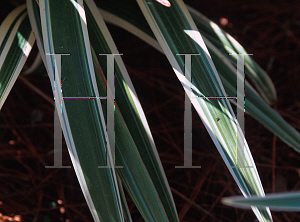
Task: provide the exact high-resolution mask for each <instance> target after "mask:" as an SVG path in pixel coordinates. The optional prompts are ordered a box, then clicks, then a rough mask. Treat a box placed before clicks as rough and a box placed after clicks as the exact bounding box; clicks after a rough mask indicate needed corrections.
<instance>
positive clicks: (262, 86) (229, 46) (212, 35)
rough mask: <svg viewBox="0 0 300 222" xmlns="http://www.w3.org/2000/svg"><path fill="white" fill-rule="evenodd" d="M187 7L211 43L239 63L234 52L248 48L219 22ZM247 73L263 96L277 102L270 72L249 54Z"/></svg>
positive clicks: (246, 58) (242, 51)
mask: <svg viewBox="0 0 300 222" xmlns="http://www.w3.org/2000/svg"><path fill="white" fill-rule="evenodd" d="M187 8H188V10H189V12H190V13H191V16H192V18H193V20H194V21H195V24H196V26H197V27H198V29H199V30H201V33H202V35H203V36H205V37H206V38H207V39H209V40H211V43H212V44H213V45H214V46H216V47H217V48H218V49H219V50H221V51H222V52H223V53H222V54H223V56H224V57H226V58H229V59H230V60H231V61H232V62H233V63H234V64H237V57H236V55H234V54H232V53H240V54H247V52H246V50H245V49H244V48H243V47H242V46H241V45H240V44H239V43H238V42H237V41H236V40H235V39H234V38H233V37H232V36H231V35H229V34H228V33H226V32H225V31H224V30H222V29H221V28H220V27H219V26H218V25H217V24H215V23H214V22H212V21H211V20H209V19H208V18H207V17H205V16H204V15H202V14H201V13H200V12H198V11H197V10H195V9H193V8H191V7H187ZM230 54H232V55H230ZM245 73H246V75H248V76H249V77H250V78H251V80H252V81H253V83H254V84H255V86H256V87H257V89H258V91H259V92H260V93H261V95H262V97H263V98H264V99H265V100H266V101H267V102H268V103H269V104H271V103H274V102H276V100H277V95H276V90H275V87H274V84H273V82H272V81H271V79H270V77H269V76H268V74H267V73H266V72H265V71H264V70H263V69H262V68H261V67H260V66H259V65H257V63H256V62H255V61H254V60H253V59H252V58H251V56H249V55H246V56H245Z"/></svg>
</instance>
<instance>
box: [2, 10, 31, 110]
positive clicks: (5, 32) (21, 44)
mask: <svg viewBox="0 0 300 222" xmlns="http://www.w3.org/2000/svg"><path fill="white" fill-rule="evenodd" d="M0 33H1V35H0V109H1V108H2V106H3V104H4V102H5V100H6V98H7V96H8V94H9V92H10V90H11V89H12V87H13V85H14V83H15V81H16V79H17V78H18V76H19V74H20V72H21V70H22V68H23V66H24V64H25V62H26V60H27V58H28V55H29V53H30V51H31V48H32V46H33V44H34V41H35V38H34V35H33V33H32V30H31V27H30V23H29V19H28V15H27V12H26V5H22V6H19V7H17V8H16V9H15V10H13V11H12V12H11V13H10V14H9V15H8V16H7V17H6V19H5V20H4V21H3V22H2V24H1V26H0Z"/></svg>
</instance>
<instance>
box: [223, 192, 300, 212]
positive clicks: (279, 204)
mask: <svg viewBox="0 0 300 222" xmlns="http://www.w3.org/2000/svg"><path fill="white" fill-rule="evenodd" d="M222 202H223V204H226V205H230V206H233V207H238V208H249V207H250V206H256V207H258V208H264V207H269V208H270V209H271V210H277V211H299V212H300V192H299V191H293V192H284V193H274V194H267V195H266V196H265V197H249V198H244V197H240V196H237V197H226V198H223V199H222Z"/></svg>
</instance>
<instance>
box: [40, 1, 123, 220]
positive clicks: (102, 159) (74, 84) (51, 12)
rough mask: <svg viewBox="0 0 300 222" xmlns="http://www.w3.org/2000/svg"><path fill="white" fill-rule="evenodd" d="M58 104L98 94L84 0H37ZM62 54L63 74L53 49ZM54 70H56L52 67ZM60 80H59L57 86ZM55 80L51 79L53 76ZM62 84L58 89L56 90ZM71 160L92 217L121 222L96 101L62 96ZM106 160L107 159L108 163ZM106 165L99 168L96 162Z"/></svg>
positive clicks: (109, 155)
mask: <svg viewBox="0 0 300 222" xmlns="http://www.w3.org/2000/svg"><path fill="white" fill-rule="evenodd" d="M39 4H40V14H41V25H42V33H43V43H44V52H45V53H46V54H47V53H49V54H50V55H48V56H46V62H47V69H48V72H49V77H50V80H51V84H52V87H53V88H54V89H56V90H55V91H54V96H55V103H56V107H58V110H60V109H59V107H60V101H61V100H62V97H91V96H94V97H95V96H96V97H99V94H98V89H97V85H96V80H95V73H94V67H93V61H92V56H91V51H90V44H89V38H88V33H87V27H86V18H85V11H84V8H83V2H82V1H80V0H79V1H67V0H64V1H39ZM58 53H69V54H70V55H69V56H62V57H63V58H62V63H63V65H62V66H61V73H59V70H60V67H59V65H60V64H59V63H58V60H57V57H56V60H55V57H54V56H53V54H58ZM54 70H55V71H54ZM61 79H62V85H61ZM54 80H55V81H54ZM61 87H62V90H58V89H60V88H61ZM58 114H59V118H60V121H61V125H62V129H63V133H64V136H65V139H66V143H67V146H68V150H69V153H70V156H71V160H72V163H73V166H74V169H75V172H76V175H77V178H78V180H79V184H80V186H81V189H82V191H83V194H84V196H85V198H86V201H87V204H88V206H89V208H90V210H91V213H92V216H93V218H94V220H95V221H124V217H123V210H122V206H121V198H120V195H119V189H118V183H117V178H116V174H115V170H114V167H113V159H112V154H111V152H110V146H109V142H108V146H107V150H108V152H106V132H105V122H104V115H103V112H102V107H101V103H100V100H98V99H96V100H94V99H88V100H81V99H70V100H62V111H61V112H58ZM106 160H107V163H106ZM106 164H107V166H108V167H109V168H101V169H98V166H105V165H106Z"/></svg>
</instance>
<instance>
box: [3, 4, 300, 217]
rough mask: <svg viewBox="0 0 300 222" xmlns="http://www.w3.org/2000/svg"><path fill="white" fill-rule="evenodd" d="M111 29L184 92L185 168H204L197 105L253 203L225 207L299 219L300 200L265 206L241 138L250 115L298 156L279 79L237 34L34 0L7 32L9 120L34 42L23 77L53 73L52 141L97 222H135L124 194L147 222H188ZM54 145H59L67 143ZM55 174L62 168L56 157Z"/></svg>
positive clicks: (139, 10)
mask: <svg viewBox="0 0 300 222" xmlns="http://www.w3.org/2000/svg"><path fill="white" fill-rule="evenodd" d="M16 2H17V1H16ZM21 2H22V1H21ZM1 10H2V9H1ZM106 22H108V23H112V24H115V25H117V26H120V27H121V28H123V29H125V30H127V31H128V32H131V33H133V34H134V35H136V36H138V37H139V38H141V39H142V40H143V41H145V42H146V43H148V44H150V45H151V46H153V47H154V48H156V49H157V50H159V51H160V52H161V53H163V54H165V56H166V57H167V59H168V61H169V62H170V64H171V66H172V68H173V71H174V74H175V75H176V77H177V78H178V80H179V82H180V83H181V84H182V86H183V88H182V90H184V91H185V93H186V97H185V146H184V160H183V161H184V162H183V166H176V168H197V167H198V166H193V164H192V156H191V147H192V146H191V140H190V139H189V138H190V137H191V104H192V105H193V106H194V108H195V110H196V111H197V113H198V115H199V117H200V118H201V120H202V121H203V124H204V126H205V127H206V129H207V131H208V133H209V135H210V137H211V139H212V141H213V143H214V145H215V147H216V148H217V150H218V151H219V153H220V155H221V157H222V159H223V160H224V162H225V164H226V166H227V168H228V170H229V171H230V173H231V175H232V176H233V178H234V180H235V182H236V184H237V186H238V187H239V189H240V191H241V193H242V194H243V196H244V197H234V198H226V199H224V200H223V203H225V204H228V205H233V206H237V207H239V206H242V207H245V206H249V207H251V208H252V210H253V212H254V213H255V215H256V217H257V219H258V220H259V221H261V222H263V221H272V216H271V212H270V209H271V210H272V208H274V209H276V210H281V209H283V210H296V211H299V210H300V200H299V198H300V194H299V192H295V193H293V194H285V193H283V194H275V195H271V196H269V197H268V196H265V192H264V189H263V186H262V183H261V180H260V177H259V174H258V172H257V169H256V165H255V162H254V160H253V158H252V155H251V152H250V148H249V147H248V144H247V141H246V139H245V137H244V122H243V121H244V112H246V113H248V114H249V115H251V116H252V117H254V118H255V119H256V120H257V121H259V122H260V123H261V124H263V125H264V126H265V127H266V128H267V129H269V130H270V131H271V132H273V133H274V134H275V135H277V136H278V137H279V138H280V139H281V140H282V141H284V142H285V143H286V144H287V145H289V146H290V147H291V148H293V149H294V150H296V151H298V152H299V151H300V136H299V133H298V132H297V131H296V130H295V129H293V128H292V127H291V126H290V125H289V124H288V123H287V122H286V121H285V120H284V119H283V118H282V117H281V116H280V115H278V114H277V113H276V112H275V111H274V110H273V109H272V108H270V106H269V104H272V103H274V102H275V101H276V99H277V96H276V91H275V88H274V86H273V83H272V81H271V79H270V78H269V77H268V75H267V74H266V72H265V71H264V70H262V69H261V68H260V67H259V66H258V65H257V63H255V61H253V60H252V59H251V55H250V54H248V53H247V52H246V51H245V50H244V48H243V47H242V46H241V45H240V44H239V43H238V42H237V41H236V40H235V39H234V38H232V37H231V36H230V35H229V34H228V33H226V32H225V31H223V30H222V29H220V28H219V27H218V26H217V25H216V24H215V23H213V22H212V21H210V20H209V19H208V18H206V17H205V16H203V15H202V14H200V13H199V12H198V11H196V10H195V9H193V8H191V7H189V6H187V5H185V4H184V3H183V2H182V0H174V1H173V0H170V1H168V0H164V1H162V0H137V1H134V0H122V1H120V0H110V1H100V0H95V1H93V0H39V1H36V0H27V1H26V4H24V5H20V6H18V7H16V8H15V9H14V10H13V11H12V12H11V13H10V14H9V15H8V16H7V18H6V19H5V20H4V21H3V23H2V24H1V27H0V53H1V54H0V68H1V69H0V108H1V107H2V106H3V103H4V102H5V100H6V98H7V96H8V94H9V92H10V90H11V89H12V87H13V85H14V83H15V81H16V79H17V77H18V75H19V74H20V73H21V71H22V69H23V66H24V64H25V62H26V59H27V57H28V56H29V54H30V52H31V48H32V46H33V44H34V43H35V41H36V44H37V46H38V50H39V56H38V57H37V59H36V62H34V63H33V65H32V67H30V68H29V69H27V70H26V69H23V71H22V72H24V73H27V74H30V73H34V72H36V70H38V69H39V68H40V67H41V66H44V67H45V69H46V71H47V73H48V76H49V79H50V82H51V86H52V89H53V96H54V101H55V107H56V114H55V115H56V116H55V118H56V119H55V129H56V132H59V129H60V128H61V129H62V131H63V135H64V138H65V141H66V144H67V147H68V152H69V154H70V157H71V160H72V164H73V167H74V170H75V172H76V176H77V179H78V181H79V184H80V187H81V189H82V192H83V194H84V197H85V199H86V202H87V205H88V207H89V209H90V211H91V214H92V216H93V219H94V220H95V221H103V222H110V221H132V219H131V216H130V211H129V208H128V206H127V203H126V199H125V195H124V190H123V188H125V189H126V191H127V192H128V194H129V195H130V197H131V198H132V200H133V201H134V203H135V205H136V207H137V208H138V210H139V211H140V213H141V215H142V216H143V219H144V220H145V221H155V222H164V221H170V222H171V221H172V222H173V221H174V222H175V221H179V218H178V215H177V210H176V203H175V202H174V200H173V197H172V193H171V189H170V187H169V185H168V181H167V178H166V175H165V172H164V170H163V167H162V164H161V161H160V159H159V155H158V151H157V148H156V146H155V141H154V140H153V137H152V135H151V130H150V127H149V125H148V123H147V120H146V116H145V114H144V111H143V109H142V106H141V104H140V101H139V99H138V95H137V93H136V91H135V89H134V85H133V83H132V82H131V79H130V77H129V74H128V72H127V70H126V66H125V65H124V63H123V61H122V52H119V51H118V50H117V47H116V46H115V44H114V41H113V39H112V37H111V35H110V33H109V31H108V29H107V27H106ZM39 58H40V59H39ZM245 74H246V75H247V76H248V77H249V78H250V79H251V81H252V83H253V84H254V85H255V88H256V89H257V91H258V92H257V91H256V90H255V89H254V87H253V86H251V85H250V84H249V82H248V81H245V76H244V75H245ZM244 91H246V92H247V93H246V95H245V94H244ZM230 102H232V103H234V104H235V105H236V106H237V116H236V115H235V113H234V112H233V110H232V108H231V105H230ZM55 140H56V142H57V141H58V143H61V141H59V133H58V134H57V137H55ZM46 167H50V168H51V167H52V168H62V167H65V166H63V165H62V162H61V155H60V154H59V152H55V155H54V165H53V166H46ZM269 207H270V208H269ZM200 219H201V218H195V221H198V220H200Z"/></svg>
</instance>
